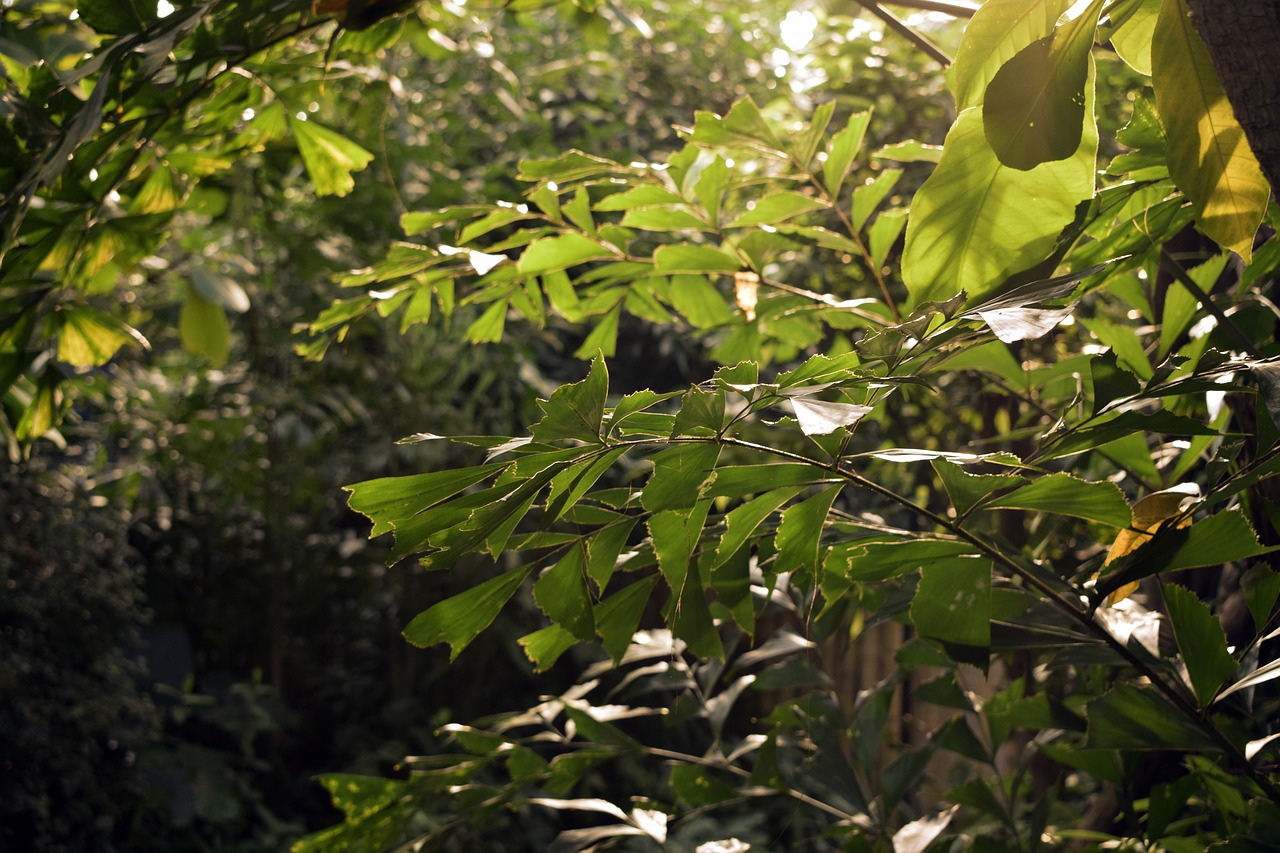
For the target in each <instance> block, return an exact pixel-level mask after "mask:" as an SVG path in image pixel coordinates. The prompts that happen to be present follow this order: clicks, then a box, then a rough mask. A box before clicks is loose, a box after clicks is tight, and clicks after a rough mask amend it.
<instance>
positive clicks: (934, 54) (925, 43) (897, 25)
mask: <svg viewBox="0 0 1280 853" xmlns="http://www.w3.org/2000/svg"><path fill="white" fill-rule="evenodd" d="M854 2H855V3H857V4H858V5H859V6H861V7H862V8H864V9H866V10H867V11H868V12H870V13H871V14H873V15H875V16H876V17H877V18H879V19H880V20H882V21H884V22H885V24H887V25H888V26H889V28H890V29H891V30H893V31H895V32H896V33H898V35H900V36H902V37H903V38H905V39H906V40H907V41H909V42H911V43H912V44H914V45H915V46H916V47H918V48H919V49H920V50H922V51H924V53H926V54H928V55H929V57H930V58H932V59H933V60H934V61H935V62H937V63H938V64H939V65H941V66H942V67H943V68H946V67H947V66H949V65H951V57H949V56H947V55H946V54H945V53H943V52H942V50H941V49H940V48H939V47H938V46H937V45H935V44H934V43H933V42H931V41H929V39H927V38H925V37H924V36H922V35H921V34H920V33H918V32H916V31H915V30H913V29H911V27H908V26H907V25H906V24H904V23H903V22H902V21H900V20H898V19H897V18H896V17H894V16H893V15H892V14H891V13H890V12H888V11H886V10H885V9H883V8H881V6H880V4H879V3H876V2H875V0H854ZM898 5H910V4H906V3H903V4H898Z"/></svg>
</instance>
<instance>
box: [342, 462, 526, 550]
mask: <svg viewBox="0 0 1280 853" xmlns="http://www.w3.org/2000/svg"><path fill="white" fill-rule="evenodd" d="M504 467H505V466H504V465H503V464H502V463H497V464H490V465H481V466H479V467H476V468H460V469H455V470H451V471H434V472H432V473H430V474H413V475H410V476H408V477H382V478H379V479H377V480H366V481H365V482H363V483H356V484H355V485H353V486H345V487H344V489H345V490H346V491H347V492H350V494H351V496H350V498H348V505H349V506H350V507H351V508H352V509H353V510H355V511H356V512H358V513H360V514H362V515H364V516H367V517H368V518H369V520H371V521H372V522H373V529H372V530H371V531H369V536H370V538H372V537H374V536H380V535H381V534H383V533H387V532H389V531H393V530H395V529H396V528H397V527H399V526H400V525H401V524H403V523H404V522H405V521H407V520H409V519H410V518H413V517H414V516H416V515H418V514H419V513H422V512H425V511H426V510H428V509H430V508H431V507H433V506H435V505H436V504H438V503H440V502H441V501H444V500H448V499H449V498H451V497H453V496H454V495H456V494H458V493H459V492H463V491H466V490H467V489H469V488H471V487H472V486H474V485H475V484H476V483H479V482H480V481H481V480H485V479H487V478H488V477H490V476H491V475H493V474H494V473H496V472H497V471H499V470H501V469H502V468H504Z"/></svg>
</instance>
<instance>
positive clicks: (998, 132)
mask: <svg viewBox="0 0 1280 853" xmlns="http://www.w3.org/2000/svg"><path fill="white" fill-rule="evenodd" d="M1101 8H1102V0H1093V2H1092V3H1090V4H1089V6H1088V7H1087V8H1086V9H1085V10H1084V11H1083V12H1081V13H1080V14H1079V15H1078V16H1077V17H1076V18H1074V19H1073V20H1071V21H1069V22H1067V23H1065V24H1063V25H1062V26H1060V27H1058V28H1057V29H1056V30H1054V32H1053V34H1052V35H1051V36H1048V37H1045V38H1041V39H1037V40H1036V41H1033V42H1032V43H1031V44H1029V45H1027V46H1026V47H1024V48H1022V49H1021V50H1020V51H1018V52H1017V53H1016V54H1014V56H1013V57H1012V58H1011V59H1010V60H1009V61H1008V62H1006V63H1005V64H1004V65H1002V66H1001V67H1000V70H999V71H997V72H996V74H995V76H994V77H993V78H992V79H991V82H990V83H989V84H988V85H987V92H986V95H985V96H984V98H983V103H982V119H983V127H984V129H985V130H986V135H987V141H988V142H989V143H990V144H991V148H992V150H993V151H995V152H996V156H997V157H998V158H999V159H1000V162H1001V163H1003V164H1004V165H1006V166H1011V167H1013V168H1015V169H1020V170H1024V171H1025V170H1029V169H1034V168H1035V167H1036V166H1038V165H1040V164H1041V163H1047V162H1050V161H1054V160H1065V159H1067V158H1068V157H1070V156H1072V155H1073V154H1074V153H1075V152H1076V149H1078V148H1079V147H1080V141H1081V139H1082V134H1083V132H1084V124H1085V122H1092V121H1094V117H1093V115H1092V114H1088V115H1086V113H1085V87H1086V85H1087V84H1088V77H1089V51H1090V48H1092V47H1093V33H1094V30H1095V29H1096V27H1097V23H1098V12H1099V11H1100V10H1101Z"/></svg>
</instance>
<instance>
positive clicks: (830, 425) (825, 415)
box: [787, 397, 874, 435]
mask: <svg viewBox="0 0 1280 853" xmlns="http://www.w3.org/2000/svg"><path fill="white" fill-rule="evenodd" d="M787 402H789V403H790V404H791V409H792V411H794V412H795V415H796V420H797V421H799V422H800V431H801V432H803V433H804V434H805V435H830V434H831V433H833V432H835V431H836V430H838V429H840V428H841V427H851V426H853V425H854V424H856V423H857V422H858V421H860V420H862V419H863V418H864V417H865V416H866V415H869V414H870V413H871V412H873V411H874V408H873V407H871V406H859V405H857V404H854V403H828V402H826V401H825V400H811V399H806V398H804V397H793V398H791V399H790V400H788V401H787Z"/></svg>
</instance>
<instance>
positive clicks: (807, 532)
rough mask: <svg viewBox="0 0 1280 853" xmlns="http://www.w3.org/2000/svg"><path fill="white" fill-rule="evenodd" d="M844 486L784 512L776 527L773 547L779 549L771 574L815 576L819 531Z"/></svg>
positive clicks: (839, 486) (829, 489)
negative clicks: (802, 571) (804, 571)
mask: <svg viewBox="0 0 1280 853" xmlns="http://www.w3.org/2000/svg"><path fill="white" fill-rule="evenodd" d="M842 488H843V484H837V485H834V486H829V487H827V488H825V489H823V490H822V491H820V492H818V493H817V494H816V495H813V496H812V497H809V498H805V499H804V500H802V501H801V502H800V503H798V504H795V505H794V506H791V507H789V508H787V509H786V510H785V511H784V512H783V513H782V521H781V522H780V523H779V524H778V535H777V537H776V538H775V545H776V547H777V549H778V556H777V559H775V560H774V563H773V571H774V572H775V573H777V574H781V573H783V572H793V571H796V570H797V569H807V570H809V571H813V572H816V571H817V570H818V567H819V565H820V558H819V552H820V550H821V545H822V531H823V528H824V527H825V525H826V522H827V516H828V515H829V514H830V513H831V505H832V504H833V503H835V500H836V497H837V496H838V495H839V494H840V491H841V489H842Z"/></svg>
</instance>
